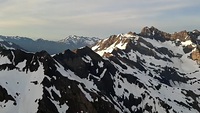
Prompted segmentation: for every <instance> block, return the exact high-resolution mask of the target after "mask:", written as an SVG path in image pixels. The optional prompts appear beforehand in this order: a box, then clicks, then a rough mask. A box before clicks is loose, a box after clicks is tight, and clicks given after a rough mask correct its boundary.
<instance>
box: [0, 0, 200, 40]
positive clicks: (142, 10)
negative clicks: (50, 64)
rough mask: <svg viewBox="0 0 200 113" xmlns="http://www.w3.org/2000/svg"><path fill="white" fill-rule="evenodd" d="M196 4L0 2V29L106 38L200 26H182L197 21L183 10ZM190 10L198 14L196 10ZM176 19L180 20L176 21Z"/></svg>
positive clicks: (180, 0)
mask: <svg viewBox="0 0 200 113" xmlns="http://www.w3.org/2000/svg"><path fill="white" fill-rule="evenodd" d="M199 5H200V2H199V0H193V1H188V0H151V1H147V0H123V1H122V0H101V1H100V0H97V1H94V0H84V1H83V0H56V1H55V0H32V1H27V0H9V1H8V0H0V7H1V11H0V26H1V29H7V30H9V29H18V30H19V29H21V30H23V28H29V29H30V31H28V30H27V29H26V32H27V34H25V35H28V34H30V33H29V32H32V31H31V30H33V29H36V28H37V29H38V30H43V31H44V32H43V33H44V34H46V37H51V35H54V36H55V35H56V34H57V35H59V34H63V37H65V36H64V33H66V34H65V35H70V34H71V32H72V33H76V32H77V34H82V35H92V36H95V35H98V36H107V35H109V32H110V34H112V33H116V32H119V33H121V32H125V31H126V30H127V32H128V31H129V30H132V28H134V29H136V30H138V29H141V27H143V26H146V25H150V26H151V25H155V26H159V27H161V28H168V29H173V28H172V27H174V25H176V24H179V25H180V24H183V25H181V26H189V24H191V25H194V23H196V24H197V23H200V20H197V19H196V20H195V21H191V23H186V22H187V21H190V20H191V19H193V18H199V16H197V15H195V14H191V12H188V11H187V10H186V9H191V8H195V7H198V6H199ZM194 10H196V12H200V11H199V8H195V9H194ZM188 15H190V16H189V17H188ZM182 18H184V19H182ZM179 19H181V20H182V21H179V22H176V21H178V20H179ZM170 22H171V23H170ZM165 23H167V24H165ZM186 24H187V25H186ZM179 25H177V26H179ZM170 26H171V27H170ZM120 31H121V32H120ZM63 32H64V33H63ZM90 32H91V33H90ZM52 33H54V34H52ZM43 36H45V35H43ZM51 38H53V37H51Z"/></svg>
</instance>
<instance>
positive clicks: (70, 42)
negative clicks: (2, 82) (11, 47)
mask: <svg viewBox="0 0 200 113" xmlns="http://www.w3.org/2000/svg"><path fill="white" fill-rule="evenodd" d="M0 39H1V40H4V41H7V42H11V43H14V44H15V45H18V46H19V47H21V48H23V49H24V50H26V51H27V52H38V51H42V50H45V51H47V52H48V53H49V54H56V53H60V52H62V51H64V50H66V49H70V50H73V49H77V48H80V47H84V46H92V45H93V44H95V43H96V42H97V41H98V40H99V38H96V37H83V36H76V35H70V36H68V37H66V38H65V39H62V40H59V41H50V40H44V39H42V38H40V39H37V40H33V39H31V38H27V37H19V36H0Z"/></svg>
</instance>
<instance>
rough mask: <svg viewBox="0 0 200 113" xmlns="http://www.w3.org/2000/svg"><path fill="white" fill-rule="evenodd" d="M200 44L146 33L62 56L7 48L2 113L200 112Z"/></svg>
mask: <svg viewBox="0 0 200 113" xmlns="http://www.w3.org/2000/svg"><path fill="white" fill-rule="evenodd" d="M3 40H4V39H3ZM62 42H65V43H67V41H65V40H62ZM199 43H200V32H199V31H198V30H193V31H191V32H188V31H181V32H175V33H173V34H170V33H166V32H163V31H161V30H159V29H157V28H155V27H144V28H143V29H142V30H141V32H140V33H135V32H128V33H126V34H119V35H112V36H110V37H108V38H106V39H102V40H99V41H98V42H97V43H96V44H95V45H93V46H92V47H88V46H85V47H82V48H78V49H75V50H70V49H66V50H64V51H63V52H60V53H57V54H54V55H51V54H49V53H48V52H46V51H44V50H43V51H40V52H35V53H33V52H31V53H30V52H26V51H25V50H21V49H19V48H16V49H9V48H6V47H7V46H6V47H4V46H1V49H0V112H1V113H36V112H37V113H198V112H200V76H199V75H200V46H199ZM2 45H3V44H2ZM52 49H53V48H52Z"/></svg>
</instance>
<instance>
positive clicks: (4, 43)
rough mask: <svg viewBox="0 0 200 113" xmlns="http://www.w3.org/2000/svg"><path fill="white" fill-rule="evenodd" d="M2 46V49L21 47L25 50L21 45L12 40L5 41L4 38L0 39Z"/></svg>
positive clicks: (0, 45) (0, 46)
mask: <svg viewBox="0 0 200 113" xmlns="http://www.w3.org/2000/svg"><path fill="white" fill-rule="evenodd" d="M0 48H1V49H14V50H15V49H21V50H25V49H23V48H22V47H20V46H19V45H16V44H15V43H12V42H8V41H5V40H3V39H0Z"/></svg>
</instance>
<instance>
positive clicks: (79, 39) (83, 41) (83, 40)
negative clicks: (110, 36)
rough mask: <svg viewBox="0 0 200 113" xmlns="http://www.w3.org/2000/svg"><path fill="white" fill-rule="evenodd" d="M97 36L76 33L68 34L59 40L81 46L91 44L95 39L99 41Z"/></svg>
mask: <svg viewBox="0 0 200 113" xmlns="http://www.w3.org/2000/svg"><path fill="white" fill-rule="evenodd" d="M99 40H100V39H99V38H96V37H91V38H90V37H83V36H77V35H70V36H68V37H66V38H65V39H62V40H60V41H59V42H64V43H66V44H70V45H72V46H74V47H76V48H77V45H80V46H81V47H84V46H86V45H87V46H93V45H94V44H95V43H96V42H97V41H99Z"/></svg>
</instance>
